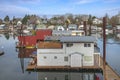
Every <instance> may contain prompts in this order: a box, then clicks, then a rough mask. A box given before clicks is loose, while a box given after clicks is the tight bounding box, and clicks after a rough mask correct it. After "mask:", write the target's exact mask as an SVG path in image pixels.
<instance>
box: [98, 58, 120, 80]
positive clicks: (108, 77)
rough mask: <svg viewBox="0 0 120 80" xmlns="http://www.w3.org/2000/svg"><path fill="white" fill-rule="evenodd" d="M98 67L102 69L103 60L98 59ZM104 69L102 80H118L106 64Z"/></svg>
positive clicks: (119, 77)
mask: <svg viewBox="0 0 120 80" xmlns="http://www.w3.org/2000/svg"><path fill="white" fill-rule="evenodd" d="M100 64H101V65H100V67H101V68H102V70H104V69H103V58H102V57H101V58H100ZM105 67H106V69H105V71H103V72H104V80H120V76H119V75H118V74H117V73H116V72H115V71H114V70H113V69H112V68H111V67H110V66H109V64H106V66H105Z"/></svg>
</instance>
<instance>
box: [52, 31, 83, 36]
mask: <svg viewBox="0 0 120 80" xmlns="http://www.w3.org/2000/svg"><path fill="white" fill-rule="evenodd" d="M52 35H53V36H84V35H85V33H84V31H83V30H64V31H57V30H53V31H52Z"/></svg>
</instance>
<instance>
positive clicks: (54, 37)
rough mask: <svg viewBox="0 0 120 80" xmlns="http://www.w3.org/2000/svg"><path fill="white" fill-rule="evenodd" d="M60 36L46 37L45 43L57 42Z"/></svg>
mask: <svg viewBox="0 0 120 80" xmlns="http://www.w3.org/2000/svg"><path fill="white" fill-rule="evenodd" d="M60 37H61V36H46V37H45V39H44V40H45V41H59V40H60Z"/></svg>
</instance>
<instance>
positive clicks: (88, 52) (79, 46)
mask: <svg viewBox="0 0 120 80" xmlns="http://www.w3.org/2000/svg"><path fill="white" fill-rule="evenodd" d="M64 46H66V44H64ZM65 48H66V54H72V53H74V52H79V53H81V54H83V55H84V56H89V57H91V60H89V61H88V60H87V61H86V60H85V59H84V56H83V66H93V65H94V57H93V54H94V44H93V43H91V47H84V43H74V44H73V46H72V47H65Z"/></svg>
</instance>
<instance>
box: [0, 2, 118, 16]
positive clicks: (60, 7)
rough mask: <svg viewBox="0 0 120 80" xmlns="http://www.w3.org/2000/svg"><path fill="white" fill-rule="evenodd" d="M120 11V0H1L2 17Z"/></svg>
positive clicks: (98, 13)
mask: <svg viewBox="0 0 120 80" xmlns="http://www.w3.org/2000/svg"><path fill="white" fill-rule="evenodd" d="M118 12H120V0H0V18H3V17H5V16H6V15H9V16H10V17H13V16H16V17H23V16H24V15H25V14H36V15H54V14H65V13H73V14H91V15H95V16H98V17H102V16H104V15H105V14H106V13H108V15H110V16H112V15H115V14H118Z"/></svg>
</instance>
